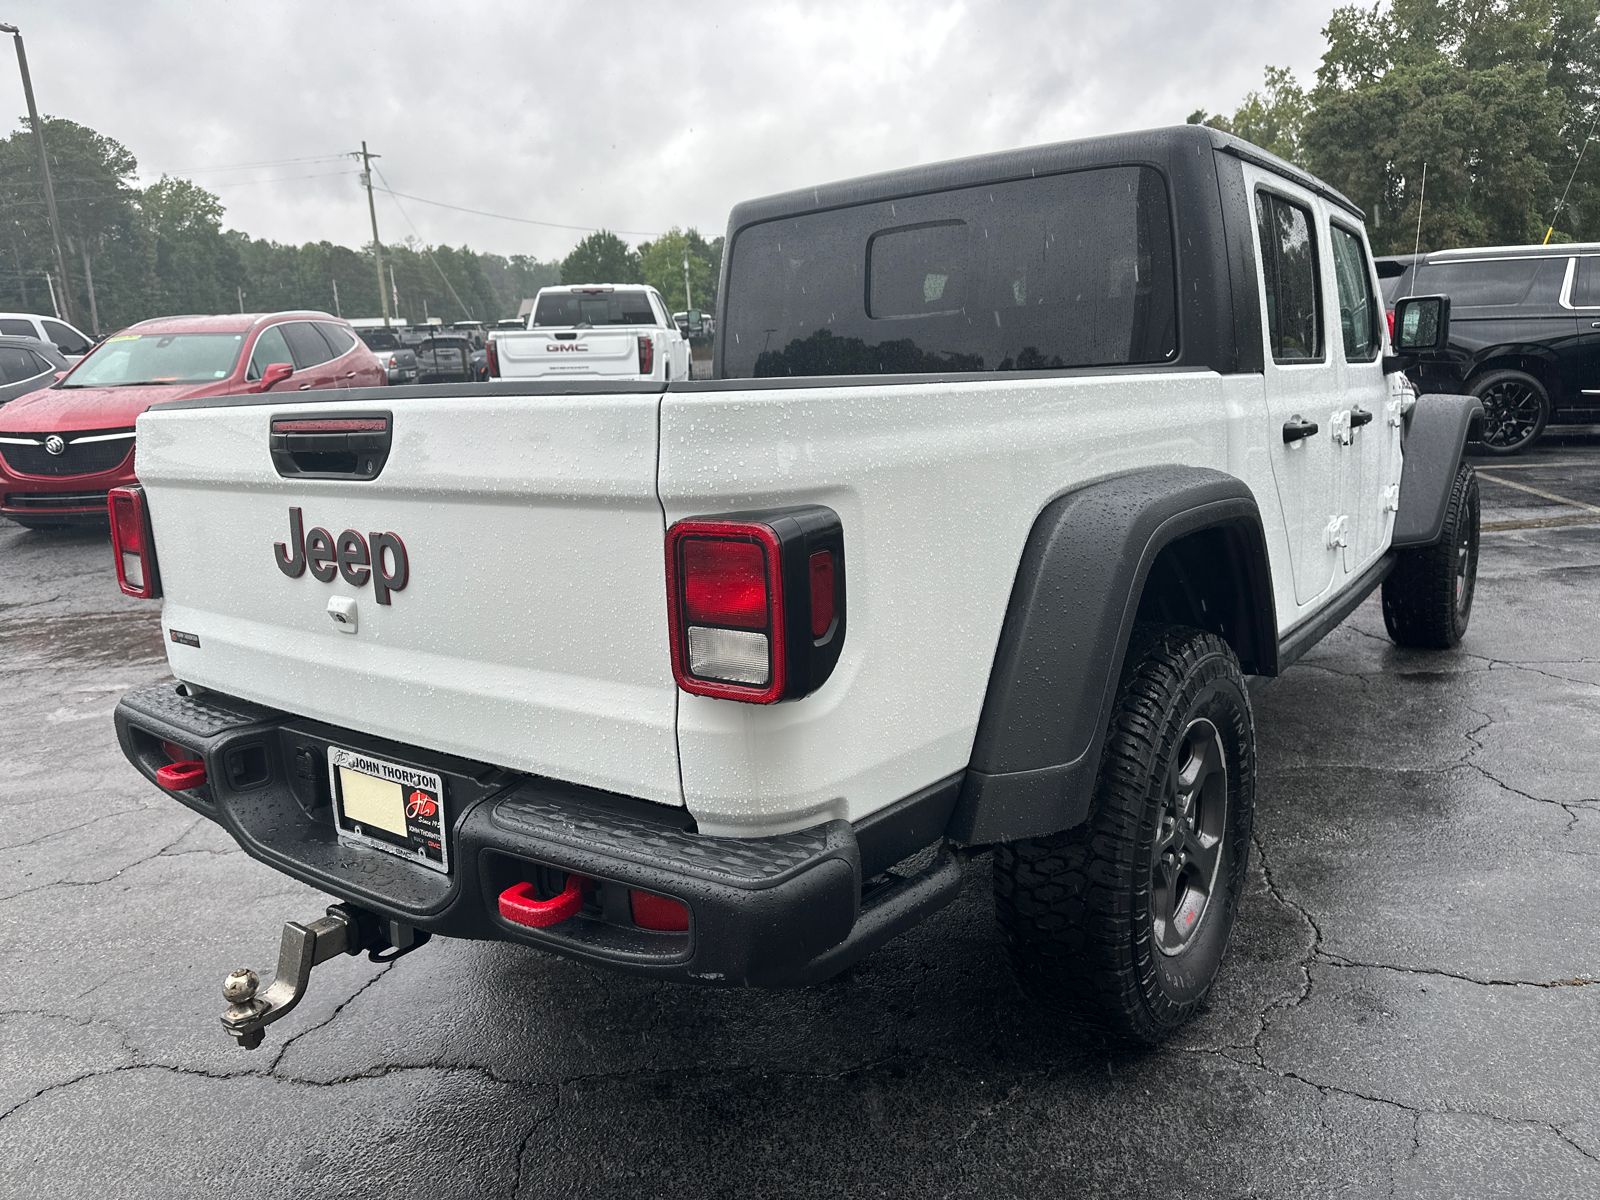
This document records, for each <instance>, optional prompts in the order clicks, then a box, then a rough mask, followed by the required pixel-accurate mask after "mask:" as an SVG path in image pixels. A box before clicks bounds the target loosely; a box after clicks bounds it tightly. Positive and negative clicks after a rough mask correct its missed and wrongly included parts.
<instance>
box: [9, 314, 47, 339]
mask: <svg viewBox="0 0 1600 1200" xmlns="http://www.w3.org/2000/svg"><path fill="white" fill-rule="evenodd" d="M0 333H3V334H5V335H6V336H7V337H31V338H36V337H38V336H39V331H38V330H37V329H35V328H34V327H33V322H32V321H24V320H21V319H20V318H18V317H5V318H0Z"/></svg>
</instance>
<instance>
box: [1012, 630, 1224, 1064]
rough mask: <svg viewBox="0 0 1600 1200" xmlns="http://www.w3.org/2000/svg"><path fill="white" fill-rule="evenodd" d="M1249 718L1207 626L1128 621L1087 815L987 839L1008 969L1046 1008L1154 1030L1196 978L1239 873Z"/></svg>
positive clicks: (1202, 981) (1219, 931)
mask: <svg viewBox="0 0 1600 1200" xmlns="http://www.w3.org/2000/svg"><path fill="white" fill-rule="evenodd" d="M1254 804H1255V725H1254V720H1253V717H1252V715H1251V710H1250V697H1249V693H1248V691H1247V690H1246V688H1245V682H1244V676H1243V675H1242V673H1241V672H1240V670H1239V662H1238V659H1237V658H1236V657H1235V656H1234V653H1233V650H1232V649H1231V648H1230V647H1229V646H1228V644H1227V643H1226V642H1224V641H1223V640H1222V639H1221V638H1219V637H1217V636H1216V635H1214V634H1210V633H1204V632H1202V631H1200V630H1197V629H1189V628H1186V627H1183V626H1176V625H1139V626H1136V627H1135V631H1134V637H1133V639H1132V641H1131V642H1130V643H1129V646H1128V653H1127V658H1126V665H1125V666H1124V669H1123V673H1122V680H1121V683H1120V685H1119V687H1118V689H1117V700H1116V709H1115V712H1114V714H1113V716H1112V719H1111V725H1110V728H1109V729H1108V730H1107V734H1106V744H1105V748H1104V751H1103V753H1102V755H1101V759H1100V774H1099V778H1098V779H1097V780H1096V782H1095V793H1094V799H1093V804H1092V807H1091V809H1090V814H1089V819H1088V820H1087V821H1086V822H1085V823H1084V824H1083V825H1080V826H1078V827H1076V828H1074V829H1069V830H1066V831H1065V832H1062V833H1057V834H1052V835H1050V836H1047V837H1040V838H1029V839H1027V840H1025V841H1019V842H1013V843H1010V844H1007V845H1002V846H1000V847H999V848H997V849H996V851H995V855H994V888H995V909H996V915H997V917H998V919H999V923H1000V929H1001V934H1002V937H1003V939H1004V941H1005V945H1006V951H1007V954H1008V956H1009V957H1010V960H1011V966H1012V969H1013V971H1014V972H1015V974H1016V977H1017V981H1018V982H1019V983H1020V984H1021V985H1022V988H1023V990H1024V991H1025V992H1027V993H1028V994H1029V995H1031V996H1032V997H1033V998H1034V999H1036V1000H1037V1001H1039V1002H1040V1003H1041V1004H1043V1005H1044V1006H1046V1007H1047V1008H1050V1009H1052V1010H1053V1011H1056V1012H1058V1013H1060V1014H1062V1015H1064V1016H1066V1017H1068V1018H1069V1019H1072V1020H1074V1021H1076V1022H1078V1023H1080V1024H1084V1025H1087V1026H1089V1027H1092V1028H1095V1029H1099V1030H1103V1031H1105V1032H1107V1033H1110V1034H1112V1035H1114V1036H1117V1037H1120V1038H1123V1039H1126V1040H1129V1041H1132V1042H1136V1043H1143V1044H1147V1045H1154V1044H1155V1043H1158V1042H1160V1041H1161V1040H1162V1039H1164V1038H1165V1037H1167V1036H1168V1035H1169V1034H1171V1033H1172V1032H1173V1031H1174V1030H1176V1029H1177V1028H1178V1027H1179V1026H1180V1025H1182V1024H1183V1023H1184V1022H1185V1021H1186V1020H1188V1019H1189V1017H1190V1016H1191V1015H1192V1014H1193V1013H1194V1011H1195V1009H1196V1008H1198V1007H1199V1006H1200V1004H1201V1002H1202V1001H1203V1000H1204V999H1205V996H1206V994H1207V993H1208V992H1209V991H1210V990H1211V985H1212V984H1213V982H1215V980H1216V977H1217V972H1218V970H1219V969H1220V968H1221V965H1222V958H1223V955H1224V953H1225V952H1226V950H1227V947H1228V938H1229V935H1230V934H1231V933H1232V931H1233V922H1234V917H1235V915H1236V913H1237V910H1238V903H1239V895H1240V892H1241V891H1242V889H1243V887H1244V877H1245V865H1246V863H1247V861H1248V858H1249V852H1250V829H1251V822H1252V817H1253V813H1254Z"/></svg>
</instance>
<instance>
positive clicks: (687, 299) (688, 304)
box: [683, 245, 694, 312]
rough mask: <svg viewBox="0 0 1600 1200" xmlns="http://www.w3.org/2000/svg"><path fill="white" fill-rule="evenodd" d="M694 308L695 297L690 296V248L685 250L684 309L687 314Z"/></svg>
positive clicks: (686, 247)
mask: <svg viewBox="0 0 1600 1200" xmlns="http://www.w3.org/2000/svg"><path fill="white" fill-rule="evenodd" d="M693 307H694V297H692V296H690V295H689V248H688V246H687V245H685V246H684V249H683V308H684V311H685V312H687V311H688V310H689V309H691V308H693Z"/></svg>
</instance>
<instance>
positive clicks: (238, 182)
mask: <svg viewBox="0 0 1600 1200" xmlns="http://www.w3.org/2000/svg"><path fill="white" fill-rule="evenodd" d="M359 174H361V172H360V171H319V172H317V173H316V174H315V175H280V176H277V177H275V178H273V179H230V180H224V181H223V182H222V183H208V184H205V185H204V186H205V187H207V188H216V187H248V186H249V185H250V184H253V183H287V182H289V181H290V180H291V179H332V178H334V177H335V176H338V175H359Z"/></svg>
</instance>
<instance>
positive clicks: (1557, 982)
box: [1317, 951, 1600, 988]
mask: <svg viewBox="0 0 1600 1200" xmlns="http://www.w3.org/2000/svg"><path fill="white" fill-rule="evenodd" d="M1317 964H1318V965H1319V966H1326V967H1348V968H1361V969H1365V970H1370V971H1394V972H1396V973H1397V974H1401V975H1437V976H1438V977H1439V978H1441V979H1455V980H1458V981H1460V982H1461V983H1471V984H1476V985H1477V986H1478V987H1529V988H1568V987H1588V986H1589V985H1590V984H1592V983H1600V979H1597V978H1595V977H1594V976H1590V975H1574V976H1572V977H1571V978H1570V979H1549V980H1538V979H1480V978H1478V977H1477V976H1476V975H1463V974H1461V973H1460V972H1457V971H1445V970H1442V969H1440V968H1438V967H1401V966H1396V965H1395V964H1393V963H1380V962H1363V961H1362V960H1360V959H1354V958H1346V957H1345V956H1343V955H1338V954H1330V953H1328V952H1326V951H1322V952H1319V954H1318V957H1317Z"/></svg>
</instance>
